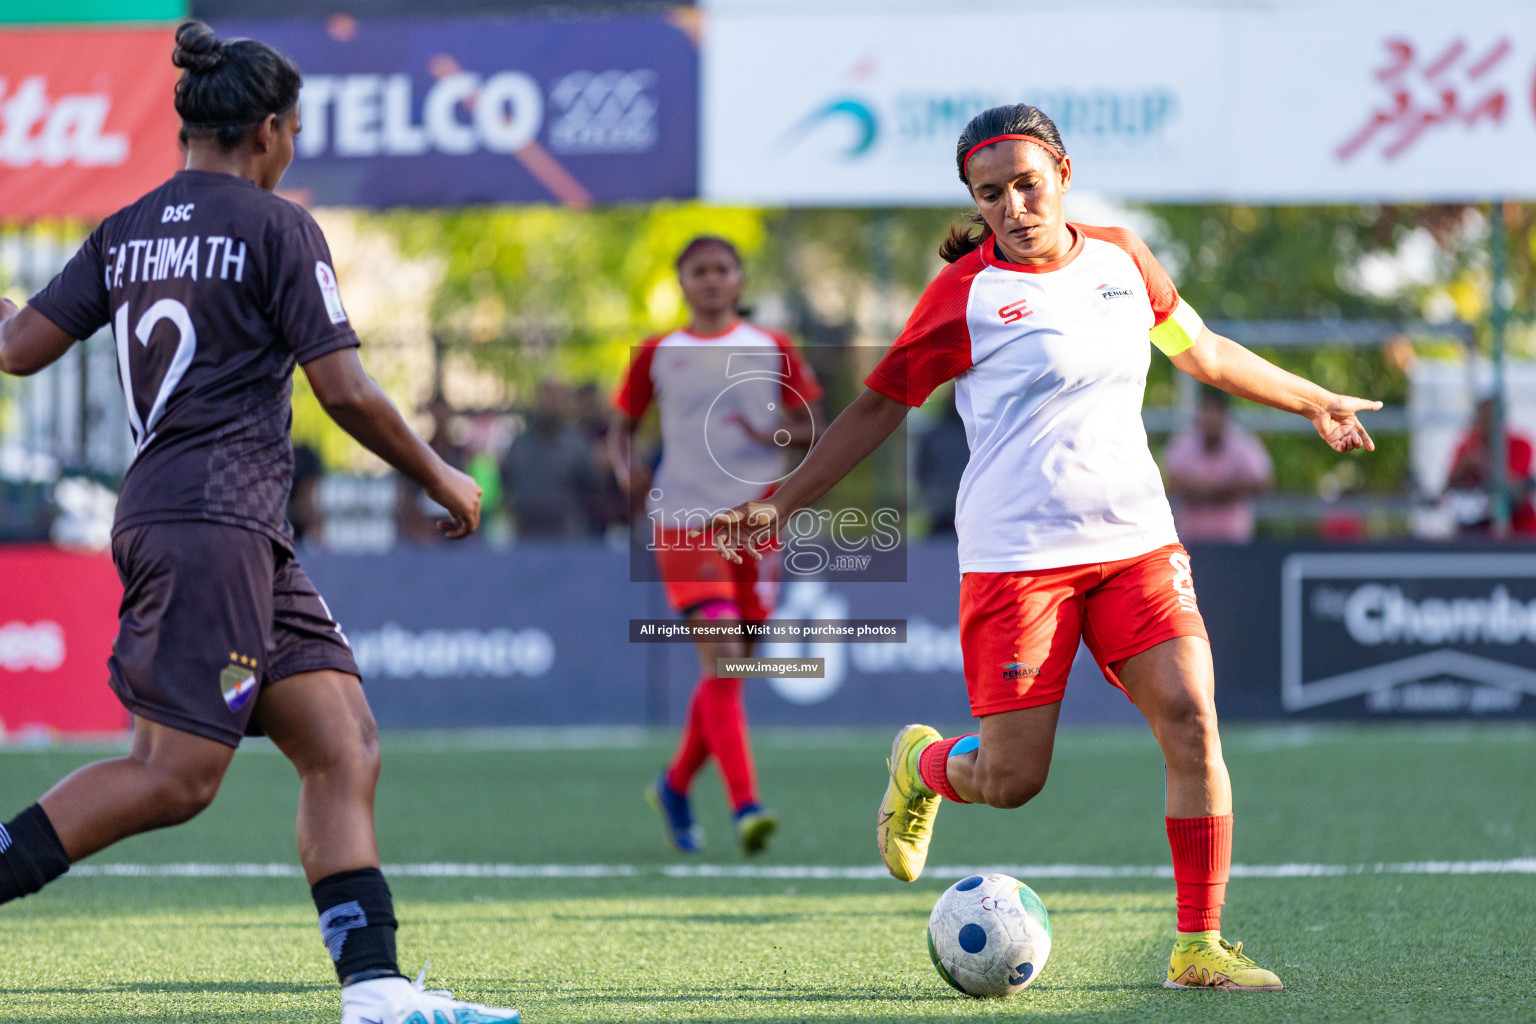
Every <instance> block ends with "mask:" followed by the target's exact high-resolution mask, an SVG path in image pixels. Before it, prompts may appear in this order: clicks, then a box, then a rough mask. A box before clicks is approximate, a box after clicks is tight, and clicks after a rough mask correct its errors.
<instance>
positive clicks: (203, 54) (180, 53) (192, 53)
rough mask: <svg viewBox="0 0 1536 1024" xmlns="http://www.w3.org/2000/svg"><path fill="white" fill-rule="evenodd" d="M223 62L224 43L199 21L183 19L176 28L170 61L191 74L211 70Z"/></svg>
mask: <svg viewBox="0 0 1536 1024" xmlns="http://www.w3.org/2000/svg"><path fill="white" fill-rule="evenodd" d="M223 62H224V44H223V43H221V42H219V37H218V36H217V35H215V34H214V31H213V29H211V28H209V27H208V26H207V25H205V24H203V23H202V22H200V21H184V22H182V23H181V25H180V26H178V27H177V29H176V49H175V50H174V51H173V52H172V53H171V63H172V64H174V65H176V66H177V67H179V68H184V69H186V70H187V71H190V72H192V73H193V74H199V73H203V72H208V71H212V70H213V69H214V68H216V67H218V66H219V65H220V64H222V63H223Z"/></svg>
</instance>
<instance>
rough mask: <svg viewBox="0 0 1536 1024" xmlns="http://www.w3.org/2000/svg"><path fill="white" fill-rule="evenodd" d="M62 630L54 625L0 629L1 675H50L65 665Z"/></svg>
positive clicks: (9, 625) (13, 625) (20, 624)
mask: <svg viewBox="0 0 1536 1024" xmlns="http://www.w3.org/2000/svg"><path fill="white" fill-rule="evenodd" d="M64 655H65V646H64V627H62V626H60V625H59V624H58V623H57V622H48V621H46V620H45V621H43V622H34V623H31V624H28V623H25V622H7V623H6V624H5V625H3V626H0V671H4V672H52V671H54V670H55V669H57V668H58V667H59V666H60V665H63V664H64Z"/></svg>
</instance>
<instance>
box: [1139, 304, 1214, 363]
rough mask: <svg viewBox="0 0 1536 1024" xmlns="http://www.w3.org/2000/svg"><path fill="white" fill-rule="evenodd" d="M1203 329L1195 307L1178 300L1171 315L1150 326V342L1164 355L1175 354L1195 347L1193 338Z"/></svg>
mask: <svg viewBox="0 0 1536 1024" xmlns="http://www.w3.org/2000/svg"><path fill="white" fill-rule="evenodd" d="M1203 330H1205V321H1204V320H1201V319H1200V314H1199V313H1196V312H1195V307H1193V306H1191V305H1190V304H1189V303H1187V302H1185V301H1184V300H1183V299H1180V300H1179V305H1178V307H1177V308H1176V309H1175V310H1174V311H1173V315H1172V316H1170V317H1169V318H1168V319H1167V320H1164V321H1163V322H1162V323H1160V324H1158V325H1157V326H1156V327H1154V328H1152V335H1151V336H1152V344H1154V345H1156V346H1157V347H1158V349H1159V350H1160V351H1161V352H1162V353H1163V355H1165V356H1170V357H1172V356H1176V355H1178V354H1179V353H1180V352H1184V351H1187V350H1189V349H1192V348H1194V347H1195V339H1196V338H1198V337H1200V332H1201V331H1203Z"/></svg>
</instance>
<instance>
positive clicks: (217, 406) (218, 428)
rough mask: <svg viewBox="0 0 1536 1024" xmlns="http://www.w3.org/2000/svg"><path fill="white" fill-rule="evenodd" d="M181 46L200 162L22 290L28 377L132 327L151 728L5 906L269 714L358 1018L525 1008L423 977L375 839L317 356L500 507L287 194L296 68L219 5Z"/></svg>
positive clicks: (207, 770) (141, 636)
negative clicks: (106, 329)
mask: <svg viewBox="0 0 1536 1024" xmlns="http://www.w3.org/2000/svg"><path fill="white" fill-rule="evenodd" d="M172 60H173V61H174V62H175V64H176V66H177V67H180V68H182V69H183V71H182V75H181V78H180V80H179V81H178V82H177V85H176V98H175V102H176V111H177V113H179V114H180V115H181V119H182V125H183V129H182V139H183V142H184V144H185V147H186V153H187V164H186V170H183V171H180V172H178V173H177V174H176V175H175V176H174V177H172V178H171V180H170V181H168V182H166V183H165V184H164V185H162V186H160V187H159V188H157V189H155V190H154V191H153V192H150V193H149V194H148V195H146V196H145V197H144V198H142V199H140V200H139V201H138V202H136V203H134V204H133V205H131V206H128V207H126V208H124V209H123V210H120V211H119V212H117V213H115V214H113V215H112V216H111V217H108V218H107V219H106V220H105V221H103V222H102V224H101V226H100V227H98V228H97V229H96V230H95V231H94V232H93V233H92V234H91V236H90V238H89V239H87V240H86V243H85V245H84V246H82V247H81V249H80V252H79V253H78V254H77V255H76V256H75V257H74V258H73V259H71V260H70V262H69V264H68V265H67V266H66V267H65V268H64V270H63V272H61V273H60V274H59V276H58V277H57V278H55V279H54V280H53V282H52V283H51V284H49V285H48V287H46V288H44V289H43V290H42V291H41V292H39V293H38V294H37V295H35V296H33V298H32V300H31V301H30V302H29V303H28V305H27V308H25V309H22V310H20V311H18V310H17V309H16V307H15V306H14V305H12V304H10V303H9V302H3V300H0V369H3V370H4V371H5V372H7V373H15V374H27V373H35V372H36V371H38V370H40V369H42V368H43V367H45V366H47V365H48V364H49V363H52V362H54V361H55V360H57V359H58V358H60V357H61V356H63V355H64V353H65V352H66V351H68V349H69V348H70V346H71V345H73V344H74V341H75V339H77V338H88V337H90V336H91V335H92V334H94V333H95V332H96V331H97V330H99V329H100V328H101V327H102V326H104V325H106V324H109V323H110V324H112V325H113V333H114V335H115V336H116V339H117V353H118V370H119V375H120V376H121V377H122V385H123V391H124V393H125V396H126V398H127V401H128V420H129V422H130V424H131V425H132V427H133V433H134V441H135V443H136V445H137V454H136V455H135V457H134V461H133V464H132V466H131V467H130V468H129V470H128V473H127V475H126V476H125V477H124V480H123V489H122V494H121V496H120V497H119V500H118V504H117V521H116V523H115V525H114V527H113V537H112V558H113V561H114V562H115V563H116V565H117V571H118V574H119V576H121V578H122V580H123V587H124V594H123V603H122V609H121V612H120V629H119V632H118V635H117V640H116V642H115V643H114V644H113V647H112V657H111V659H110V660H109V662H108V668H109V671H110V679H111V684H112V688H113V689H114V690H115V691H116V692H117V695H118V698H119V699H120V700H121V701H122V702H123V704H124V706H126V707H127V708H128V710H129V711H131V712H132V713H133V716H134V726H133V747H132V750H131V751H130V753H129V754H128V756H127V757H123V758H118V759H115V760H110V761H101V762H98V763H96V764H92V765H89V766H87V767H85V768H82V769H80V770H79V771H77V772H75V773H74V774H72V775H70V776H69V777H68V778H66V779H65V780H64V781H62V782H60V783H59V784H58V785H57V786H55V787H54V788H53V789H51V790H49V791H48V793H46V794H45V795H44V796H43V797H42V799H41V800H40V801H38V803H36V804H33V805H32V806H31V807H29V808H27V809H26V810H25V811H23V812H22V813H21V814H19V815H18V816H16V817H15V818H13V819H11V820H10V821H8V822H6V823H5V825H4V826H3V827H0V903H4V902H7V901H9V900H14V899H17V898H19V897H22V896H26V895H28V894H29V893H33V892H36V891H37V890H38V889H40V888H42V887H43V886H44V885H46V884H47V883H48V882H50V881H52V880H53V879H55V878H57V877H58V876H60V875H62V874H64V873H65V872H66V871H68V870H69V866H70V864H71V863H73V862H75V861H78V860H80V859H81V858H83V857H88V856H90V855H91V854H93V853H95V852H97V851H98V850H101V849H104V848H106V847H108V846H110V845H112V844H113V843H115V842H117V841H118V840H120V839H124V838H127V837H128V836H131V835H135V834H137V833H140V832H145V831H148V830H150V829H155V828H163V827H165V826H168V825H176V824H179V823H181V822H184V821H187V820H188V819H190V818H192V817H193V816H194V815H196V814H197V813H198V812H200V811H201V810H202V809H203V808H204V807H206V806H207V805H208V804H209V802H210V801H212V800H213V797H214V794H215V793H216V792H218V789H219V783H220V781H221V780H222V779H223V777H224V772H225V770H226V769H227V768H228V767H229V762H230V759H231V757H232V756H233V755H234V752H235V747H236V746H238V745H239V743H240V738H241V736H242V735H246V734H248V733H250V732H264V733H265V734H266V735H267V736H269V737H271V739H272V741H273V742H274V743H275V744H277V747H278V749H279V750H281V751H282V752H283V753H284V754H285V755H287V757H288V759H289V760H290V761H292V762H293V765H294V767H295V768H297V769H298V772H299V778H300V787H301V788H300V797H299V820H298V840H299V859H300V860H301V861H302V862H303V865H304V873H305V875H306V876H307V878H308V880H309V882H310V886H311V892H312V894H313V896H314V900H315V907H316V909H317V910H318V911H319V914H320V931H321V937H322V938H323V940H324V942H325V945H326V948H327V950H328V951H329V953H330V955H331V958H332V960H333V961H334V963H335V966H336V975H337V978H338V979H339V980H340V982H341V984H342V986H343V987H342V1014H341V1019H342V1022H343V1024H365V1022H366V1024H430V1022H431V1021H442V1020H450V1021H453V1022H455V1024H472V1022H473V1024H492V1022H497V1021H503V1022H505V1021H516V1020H517V1019H518V1015H517V1013H516V1011H513V1010H498V1009H491V1008H487V1007H484V1006H478V1005H475V1004H472V1003H464V1002H459V1001H456V1000H454V999H452V998H451V997H449V996H448V995H447V994H446V993H434V992H424V991H422V990H421V989H420V988H419V987H417V986H415V985H412V984H411V983H410V982H409V981H407V980H406V979H405V978H404V977H403V976H402V975H401V974H400V970H399V966H398V964H397V962H396V957H395V916H394V909H393V905H392V901H391V897H390V892H389V886H388V885H387V884H386V883H385V880H384V876H383V875H382V874H381V873H380V871H379V854H378V847H377V844H376V842H375V839H374V827H373V797H374V787H375V785H376V783H377V781H378V773H379V747H378V733H377V730H376V729H375V727H374V722H373V716H372V715H371V714H370V712H369V710H368V702H367V701H366V700H365V699H364V697H363V690H362V686H361V685H360V682H359V678H358V669H357V663H356V662H355V661H354V660H353V658H352V652H351V650H350V649H349V648H348V646H347V642H346V638H345V637H344V636H342V633H341V629H340V627H338V626H337V624H336V623H335V622H334V621H333V620H332V619H331V615H330V611H329V610H328V609H327V608H326V606H325V602H324V601H323V600H321V598H320V595H319V593H318V592H317V591H316V590H315V587H314V585H313V584H312V583H311V582H310V581H309V577H308V576H306V575H305V574H304V571H303V570H302V569H301V568H300V567H299V564H298V562H297V561H296V560H295V559H294V557H293V541H292V532H291V529H290V528H289V526H288V524H287V523H285V522H284V518H283V516H284V504H285V499H286V497H287V495H288V492H289V489H290V483H291V480H292V477H293V449H292V444H291V441H290V439H289V433H288V432H289V424H290V422H291V419H292V413H291V410H290V405H289V399H290V395H291V393H292V388H293V367H294V365H295V364H298V365H300V366H302V367H303V368H304V373H305V375H306V376H307V377H308V378H309V381H310V384H311V385H312V386H313V388H314V391H315V395H316V396H317V397H318V398H319V399H320V402H321V404H322V405H324V406H325V409H326V411H327V412H329V413H330V415H331V416H332V417H333V418H334V419H335V420H336V422H337V423H339V424H340V425H341V426H342V427H343V428H344V429H345V430H347V431H348V432H349V433H350V434H352V436H353V437H355V438H357V440H358V441H360V442H361V443H362V444H363V445H364V446H366V447H367V448H369V449H370V450H371V451H373V452H375V453H376V454H378V455H379V456H380V457H382V458H383V459H385V460H386V461H387V462H389V463H390V464H391V465H393V466H394V467H395V468H396V469H398V470H399V471H400V472H401V473H402V474H404V475H405V476H407V477H409V478H410V479H411V480H413V481H415V482H416V483H417V484H419V485H420V486H421V487H422V488H424V489H425V490H426V492H427V493H428V494H430V495H431V496H432V498H433V499H434V500H436V501H437V502H438V503H439V504H440V505H442V506H443V507H444V508H445V509H447V510H448V513H449V515H450V517H451V521H450V522H448V523H445V524H443V525H444V528H445V531H446V532H447V534H448V536H450V537H455V538H456V537H463V536H466V535H468V534H469V533H471V532H473V531H474V529H475V528H476V526H477V525H478V524H479V520H480V488H479V487H477V486H476V485H475V483H474V481H473V480H471V479H470V478H469V477H467V476H465V475H464V474H463V473H460V472H458V471H456V470H454V469H452V468H450V467H449V466H448V465H446V464H445V463H444V462H443V461H442V460H441V459H439V458H438V457H437V456H436V455H435V454H433V452H432V449H430V448H429V447H427V445H426V444H425V443H424V442H423V441H422V440H421V439H420V438H419V437H417V436H416V435H415V434H413V433H412V432H411V430H410V428H409V427H407V426H406V424H405V421H404V420H402V419H401V418H400V414H399V413H398V412H397V411H396V410H395V407H394V406H393V405H392V404H390V401H389V399H388V398H386V397H385V396H384V393H383V392H382V391H380V390H379V389H378V386H377V385H375V384H374V383H373V381H372V380H370V379H369V378H368V375H367V374H366V373H364V372H363V368H362V364H361V363H360V362H359V361H358V358H357V347H358V344H359V342H358V339H357V335H356V334H354V333H353V331H352V327H351V325H350V324H349V323H348V322H347V314H346V309H345V307H343V305H342V302H341V294H340V291H339V290H338V288H337V285H336V275H335V273H334V272H333V271H332V269H331V263H330V253H329V251H328V249H327V247H326V244H325V238H324V237H323V236H322V235H321V233H320V229H319V227H318V226H316V224H315V222H314V220H312V219H311V218H310V216H309V214H308V213H306V212H305V211H304V210H303V209H302V208H301V207H299V206H297V205H295V204H293V203H290V202H288V201H287V200H285V199H280V198H278V197H277V196H275V195H273V192H272V190H273V189H274V188H276V187H277V183H278V181H279V179H281V178H282V176H283V172H284V171H285V170H287V168H288V164H289V162H290V161H292V159H293V139H294V136H295V135H297V134H298V132H299V110H298V99H299V84H300V78H299V73H298V70H297V69H296V68H295V67H294V66H293V64H292V63H291V62H289V60H288V59H287V58H286V57H284V56H282V55H281V54H279V53H277V52H276V51H274V50H272V49H270V48H269V47H267V46H265V45H263V44H262V43H259V42H257V41H255V40H252V39H231V40H226V41H220V40H219V39H218V38H217V37H216V36H215V35H214V33H213V31H212V30H211V29H209V28H208V27H207V26H206V25H203V24H202V23H201V22H187V23H185V24H183V25H182V26H181V27H180V28H179V29H177V32H176V50H175V53H174V55H173V57H172Z"/></svg>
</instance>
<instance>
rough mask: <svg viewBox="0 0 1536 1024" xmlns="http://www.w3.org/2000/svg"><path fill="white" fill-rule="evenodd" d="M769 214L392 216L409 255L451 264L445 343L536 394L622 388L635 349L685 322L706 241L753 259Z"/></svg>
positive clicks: (546, 210)
mask: <svg viewBox="0 0 1536 1024" xmlns="http://www.w3.org/2000/svg"><path fill="white" fill-rule="evenodd" d="M766 219H767V216H766V214H764V213H763V212H762V211H758V210H741V209H722V208H711V207H704V206H702V205H700V204H697V203H655V204H652V205H649V206H622V207H611V208H604V209H599V210H588V211H576V210H567V209H561V208H557V207H543V206H536V207H499V208H472V209H464V210H457V211H453V212H441V211H410V212H401V213H391V214H385V215H382V219H381V223H382V224H383V225H384V226H385V227H386V228H388V229H389V230H391V231H392V232H393V233H394V234H395V235H396V237H397V238H398V239H399V242H400V245H401V248H402V249H403V250H404V252H405V253H406V255H423V254H430V255H434V256H436V257H438V258H439V259H441V260H442V262H443V266H444V274H443V278H442V284H441V286H440V287H439V289H438V292H437V294H436V295H435V296H434V298H433V304H432V320H433V325H434V332H435V333H436V335H437V336H438V338H439V339H440V340H441V341H442V342H444V343H446V344H448V345H450V346H452V347H455V348H459V349H461V350H468V351H470V352H472V353H473V354H474V356H475V358H476V360H477V361H478V362H480V364H481V365H483V366H485V367H487V368H491V369H494V370H497V371H498V372H500V373H501V374H503V375H504V376H505V377H506V378H507V379H508V380H509V381H511V382H512V383H514V384H515V385H518V391H519V392H520V393H522V394H527V393H528V392H527V388H528V387H529V386H530V385H531V384H533V383H534V382H536V381H537V380H539V379H541V378H543V377H546V376H555V377H560V378H562V379H574V380H601V381H605V382H607V381H611V380H613V379H614V378H615V377H617V375H618V373H619V371H620V370H621V369H622V367H623V366H624V364H625V361H626V359H627V358H628V354H629V348H630V347H631V346H633V345H636V344H639V343H640V341H641V340H643V339H644V337H645V336H646V335H648V334H653V333H655V332H657V331H660V330H665V329H669V328H672V327H675V326H676V325H677V324H678V323H680V322H681V320H682V319H683V309H682V298H681V295H680V293H679V292H678V289H677V286H676V272H675V270H674V267H673V262H674V260H675V259H676V257H677V254H678V253H679V252H680V251H681V250H682V248H683V246H684V245H686V244H687V242H688V240H689V239H690V238H692V237H694V236H695V235H700V234H714V235H723V236H724V237H726V238H729V239H730V240H731V241H733V242H735V243H736V245H737V246H738V247H739V248H740V249H741V250H742V252H743V254H744V255H745V256H746V257H747V258H748V259H750V258H751V257H752V256H754V255H755V254H756V253H758V252H759V251H760V250H761V249H762V247H763V244H764V240H765V236H766V234H767V230H766Z"/></svg>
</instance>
